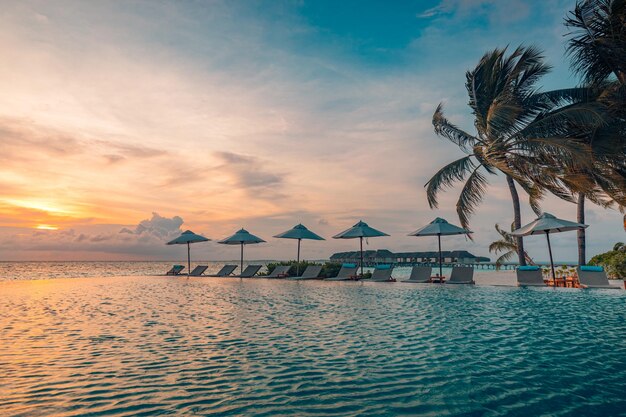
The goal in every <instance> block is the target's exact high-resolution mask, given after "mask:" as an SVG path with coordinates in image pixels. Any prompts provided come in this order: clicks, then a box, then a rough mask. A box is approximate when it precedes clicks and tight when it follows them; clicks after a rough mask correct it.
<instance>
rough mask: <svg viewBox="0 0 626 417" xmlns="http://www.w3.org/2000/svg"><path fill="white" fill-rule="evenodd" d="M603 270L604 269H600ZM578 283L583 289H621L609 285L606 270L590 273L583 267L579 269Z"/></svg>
mask: <svg viewBox="0 0 626 417" xmlns="http://www.w3.org/2000/svg"><path fill="white" fill-rule="evenodd" d="M600 268H602V267H600ZM578 282H579V283H580V286H581V287H583V288H611V289H617V288H619V287H617V286H613V285H610V284H609V279H608V278H607V276H606V272H604V269H602V270H600V271H598V270H593V271H589V270H586V269H583V267H582V266H579V267H578Z"/></svg>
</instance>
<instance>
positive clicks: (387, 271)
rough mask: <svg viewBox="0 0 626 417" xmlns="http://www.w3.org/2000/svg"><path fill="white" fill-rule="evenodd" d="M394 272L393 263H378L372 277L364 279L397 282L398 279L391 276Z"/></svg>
mask: <svg viewBox="0 0 626 417" xmlns="http://www.w3.org/2000/svg"><path fill="white" fill-rule="evenodd" d="M392 272H393V266H391V265H377V266H376V268H374V272H372V277H371V278H366V279H363V281H367V282H396V280H395V279H394V278H392V277H391V273H392Z"/></svg>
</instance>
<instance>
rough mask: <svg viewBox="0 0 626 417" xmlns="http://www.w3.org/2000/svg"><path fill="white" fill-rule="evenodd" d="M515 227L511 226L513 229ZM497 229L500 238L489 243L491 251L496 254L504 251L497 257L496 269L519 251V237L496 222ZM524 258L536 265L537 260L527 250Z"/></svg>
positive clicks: (527, 262) (529, 263)
mask: <svg viewBox="0 0 626 417" xmlns="http://www.w3.org/2000/svg"><path fill="white" fill-rule="evenodd" d="M512 228H513V227H511V229H512ZM496 231H497V232H498V234H499V235H500V240H496V241H495V242H492V243H491V244H490V245H489V252H493V253H495V254H499V253H502V255H500V256H499V257H498V259H496V269H500V268H501V267H502V265H504V264H505V263H507V262H509V261H510V260H511V258H512V257H513V256H515V254H516V253H517V252H518V249H519V248H518V246H517V239H515V237H513V236H511V234H510V233H509V232H507V231H505V230H503V229H502V228H501V227H500V225H498V224H496ZM524 260H525V261H526V264H528V265H535V262H534V261H533V260H532V258H531V257H530V256H529V255H528V253H527V252H526V251H524Z"/></svg>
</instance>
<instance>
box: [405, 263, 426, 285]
mask: <svg viewBox="0 0 626 417" xmlns="http://www.w3.org/2000/svg"><path fill="white" fill-rule="evenodd" d="M432 272H433V268H432V267H430V266H414V267H413V269H411V276H410V277H409V279H407V280H406V281H402V282H413V283H427V282H430V274H431V273H432Z"/></svg>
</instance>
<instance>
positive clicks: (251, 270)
mask: <svg viewBox="0 0 626 417" xmlns="http://www.w3.org/2000/svg"><path fill="white" fill-rule="evenodd" d="M262 266H263V265H248V266H247V267H246V269H244V270H243V272H242V273H241V275H239V278H252V277H253V276H255V275H256V273H257V272H259V269H261V267H262Z"/></svg>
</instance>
